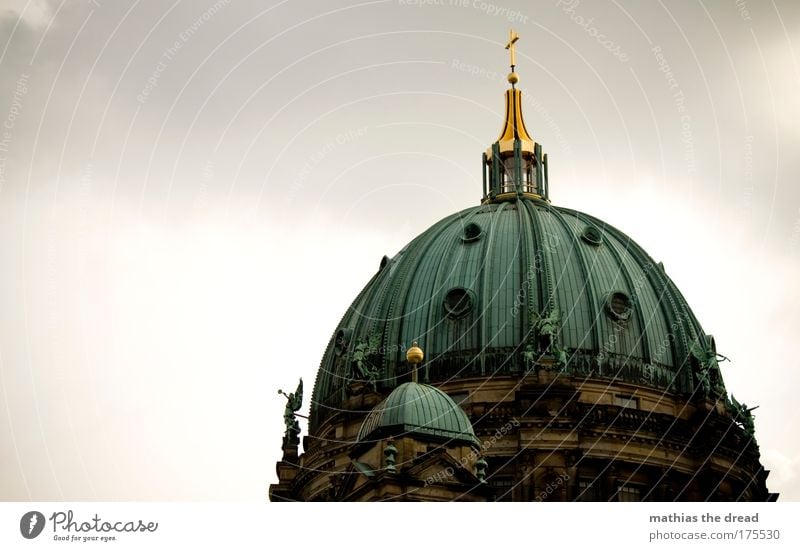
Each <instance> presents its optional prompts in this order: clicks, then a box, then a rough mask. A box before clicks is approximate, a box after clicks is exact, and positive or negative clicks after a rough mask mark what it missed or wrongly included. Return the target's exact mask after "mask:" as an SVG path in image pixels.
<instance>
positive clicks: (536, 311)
mask: <svg viewBox="0 0 800 551" xmlns="http://www.w3.org/2000/svg"><path fill="white" fill-rule="evenodd" d="M413 341H418V342H419V344H420V346H421V347H422V348H423V349H424V350H425V355H426V359H425V363H424V365H423V367H422V368H421V370H420V372H421V373H422V375H423V377H427V379H423V380H424V381H425V382H432V383H437V382H442V381H446V380H449V379H452V378H472V377H503V376H512V377H519V376H521V375H522V374H524V373H525V372H526V370H528V369H532V367H533V366H534V365H542V363H545V364H548V365H551V366H552V369H557V370H559V371H563V372H567V373H569V374H571V375H574V376H578V377H595V378H607V379H613V380H623V381H625V380H627V381H630V382H632V383H635V384H639V385H645V386H650V387H655V388H658V389H664V390H666V391H670V392H674V393H681V394H692V393H693V392H695V391H696V390H697V389H698V387H699V386H704V387H705V389H706V390H705V392H706V394H707V393H708V392H709V390H714V392H715V393H717V394H719V393H721V392H722V390H724V389H723V387H722V380H721V377H720V376H719V369H718V367H717V366H716V360H715V358H716V350H715V345H714V343H713V339H712V338H711V337H710V336H706V335H705V334H704V333H703V330H702V328H701V326H700V323H699V322H698V321H697V319H696V318H695V316H694V315H693V314H692V312H691V310H690V309H689V306H688V305H687V304H686V301H685V300H684V298H683V296H682V295H681V293H680V292H679V291H678V289H677V288H676V286H675V285H674V284H673V282H672V281H671V280H670V278H669V277H668V276H667V275H666V273H665V272H664V269H663V266H662V265H661V264H659V263H656V262H655V261H654V260H653V259H652V258H650V256H649V255H648V254H647V253H646V252H645V251H644V250H643V249H642V248H641V247H640V246H639V245H637V244H636V243H634V242H633V241H632V240H631V239H630V238H629V237H628V236H627V235H625V234H624V233H622V232H621V231H619V230H617V229H614V228H613V227H611V226H609V225H607V224H605V223H604V222H602V221H600V220H598V219H596V218H594V217H592V216H589V215H587V214H583V213H580V212H577V211H575V210H571V209H566V208H561V207H554V206H552V205H551V204H550V203H548V202H547V201H544V200H536V199H528V198H525V197H520V198H518V199H517V200H507V201H499V202H485V203H484V204H482V205H479V206H476V207H472V208H468V209H465V210H463V211H461V212H458V213H456V214H453V215H451V216H448V217H447V218H444V219H443V220H441V221H439V222H437V223H436V224H434V225H433V226H431V227H430V228H429V229H428V230H427V231H425V232H424V233H422V234H421V235H419V236H418V237H417V238H416V239H414V240H413V241H411V243H409V244H408V245H407V246H406V247H405V248H403V249H402V250H401V251H400V252H399V253H398V254H397V255H396V256H394V257H393V258H391V259H387V258H386V257H384V260H383V261H382V262H381V263H380V269H379V271H378V273H376V274H375V275H374V276H373V277H372V279H371V280H370V281H369V283H367V285H366V287H364V289H363V291H362V292H361V293H360V294H359V295H358V297H357V298H356V299H355V301H354V302H353V303H352V305H351V306H350V308H349V309H348V311H347V312H346V313H345V315H344V317H343V318H342V321H341V322H340V323H339V326H338V328H337V329H336V330H335V331H334V335H333V337H332V339H331V341H330V343H329V345H328V348H327V350H326V352H325V354H324V356H323V358H322V363H321V366H320V370H319V373H318V376H317V381H316V385H315V388H314V396H313V403H312V406H311V427H310V428H311V432H312V434H313V433H314V431H315V430H317V428H319V426H320V424H321V423H322V422H324V420H325V419H327V418H329V417H330V416H331V415H333V414H334V413H335V412H337V411H339V410H340V408H341V406H342V404H343V403H344V401H345V400H346V399H347V397H348V396H349V393H350V387H351V386H352V383H353V382H354V381H365V382H367V383H368V384H370V385H371V386H372V387H373V388H375V389H376V390H378V391H379V392H389V391H390V390H391V389H392V388H394V387H395V386H397V385H398V384H399V383H401V382H403V380H408V379H409V377H408V373H409V368H408V365H407V363H406V361H405V351H406V349H407V348H408V347H410V346H411V343H412V342H413Z"/></svg>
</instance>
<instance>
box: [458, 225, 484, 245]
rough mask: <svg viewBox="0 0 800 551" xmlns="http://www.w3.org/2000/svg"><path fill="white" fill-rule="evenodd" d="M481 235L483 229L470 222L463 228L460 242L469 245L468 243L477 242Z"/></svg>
mask: <svg viewBox="0 0 800 551" xmlns="http://www.w3.org/2000/svg"><path fill="white" fill-rule="evenodd" d="M481 235H483V228H481V227H480V226H479V225H478V224H476V223H475V222H470V223H469V224H467V225H466V226H464V233H463V234H462V235H461V239H462V241H465V242H467V243H469V242H470V241H477V240H478V239H480V238H481Z"/></svg>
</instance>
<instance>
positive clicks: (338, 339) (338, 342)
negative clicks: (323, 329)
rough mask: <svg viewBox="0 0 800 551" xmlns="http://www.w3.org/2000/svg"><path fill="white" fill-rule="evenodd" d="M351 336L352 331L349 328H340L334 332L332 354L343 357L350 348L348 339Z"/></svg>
mask: <svg viewBox="0 0 800 551" xmlns="http://www.w3.org/2000/svg"><path fill="white" fill-rule="evenodd" d="M352 336H353V330H352V329H350V328H349V327H342V328H341V329H339V330H338V331H337V332H336V336H335V337H334V340H333V353H334V354H336V355H337V356H343V355H344V354H345V353H346V352H347V348H348V346H350V339H351V338H352Z"/></svg>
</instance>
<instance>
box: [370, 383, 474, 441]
mask: <svg viewBox="0 0 800 551" xmlns="http://www.w3.org/2000/svg"><path fill="white" fill-rule="evenodd" d="M403 435H424V436H425V437H428V438H430V437H433V438H435V439H438V440H444V441H446V442H448V443H454V444H467V445H471V446H479V445H480V442H479V441H478V439H477V438H476V437H475V432H474V431H473V430H472V424H471V423H470V422H469V419H468V418H467V415H466V413H464V411H463V410H462V409H461V408H460V407H458V406H457V405H456V403H455V402H454V401H453V399H452V398H450V396H448V395H447V394H445V393H444V392H442V391H441V390H439V389H438V388H435V387H432V386H430V385H422V384H418V383H403V384H402V385H400V386H398V387H397V388H396V389H394V390H393V391H392V393H391V394H389V396H388V397H387V398H386V399H385V400H384V401H383V402H381V403H380V404H378V405H377V406H375V408H374V409H373V410H372V411H371V412H370V413H369V415H367V418H366V419H364V423H363V424H362V425H361V429H360V430H359V431H358V441H359V442H364V441H367V440H371V439H372V440H374V439H377V438H382V437H386V436H403Z"/></svg>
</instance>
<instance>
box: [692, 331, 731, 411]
mask: <svg viewBox="0 0 800 551" xmlns="http://www.w3.org/2000/svg"><path fill="white" fill-rule="evenodd" d="M690 352H691V354H692V356H694V357H695V359H697V361H698V363H699V364H700V367H699V369H698V371H697V372H696V373H695V377H696V378H697V381H698V383H700V386H701V388H702V389H703V396H705V397H706V398H717V397H719V396H721V395H723V394H725V385H724V384H723V382H722V373H721V372H720V370H719V359H722V360H727V358H726V357H725V356H722V355H720V354H717V352H716V351H715V350H714V348H713V346H712V344H711V337H710V336H706V338H705V339H702V341H701V340H699V339H698V340H696V341H695V342H693V343H692V345H691V347H690Z"/></svg>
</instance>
